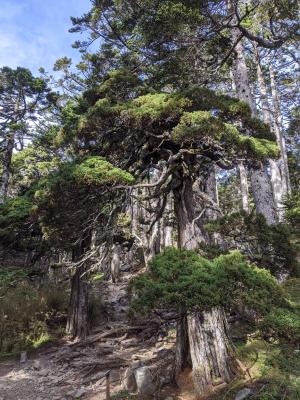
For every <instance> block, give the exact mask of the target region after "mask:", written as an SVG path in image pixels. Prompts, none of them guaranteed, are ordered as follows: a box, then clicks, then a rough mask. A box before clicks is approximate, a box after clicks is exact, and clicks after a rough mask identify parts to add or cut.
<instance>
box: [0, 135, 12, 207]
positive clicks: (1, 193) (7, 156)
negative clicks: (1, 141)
mask: <svg viewBox="0 0 300 400" xmlns="http://www.w3.org/2000/svg"><path fill="white" fill-rule="evenodd" d="M14 145H15V133H14V132H11V133H9V134H8V136H7V141H6V147H5V150H4V156H3V160H2V176H1V189H0V200H1V201H4V200H5V199H6V197H7V193H8V184H9V177H10V172H11V171H10V168H11V159H12V155H13V150H14Z"/></svg>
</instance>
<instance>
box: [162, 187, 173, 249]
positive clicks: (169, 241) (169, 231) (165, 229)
mask: <svg viewBox="0 0 300 400" xmlns="http://www.w3.org/2000/svg"><path fill="white" fill-rule="evenodd" d="M172 220H173V198H172V195H171V193H169V194H168V198H167V204H166V208H165V212H164V217H163V226H162V242H163V244H164V247H171V246H173V223H172Z"/></svg>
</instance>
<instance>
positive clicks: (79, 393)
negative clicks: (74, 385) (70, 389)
mask: <svg viewBox="0 0 300 400" xmlns="http://www.w3.org/2000/svg"><path fill="white" fill-rule="evenodd" d="M84 394H86V390H85V389H83V388H81V389H78V390H76V392H75V393H74V395H73V396H74V398H75V399H80V398H81V397H82V396H83V395H84Z"/></svg>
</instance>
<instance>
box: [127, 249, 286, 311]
mask: <svg viewBox="0 0 300 400" xmlns="http://www.w3.org/2000/svg"><path fill="white" fill-rule="evenodd" d="M133 289H134V292H135V294H136V297H137V298H136V299H135V300H134V301H133V304H132V307H133V309H134V310H136V311H144V312H148V311H149V310H151V309H153V308H164V307H171V308H176V309H178V310H185V311H187V310H195V309H197V310H203V309H210V308H211V307H214V306H223V307H225V308H227V309H229V308H230V307H233V306H236V305H237V304H243V305H244V306H246V307H250V308H251V309H254V310H255V311H256V313H257V314H259V315H266V314H267V313H268V311H269V310H270V309H271V308H272V307H274V305H275V304H277V305H282V306H284V305H286V304H287V303H286V300H285V298H284V294H283V290H282V289H281V287H280V285H279V284H278V283H277V281H276V279H275V278H273V277H272V275H271V274H270V273H269V272H268V271H267V270H265V269H261V268H258V267H256V266H254V265H251V264H248V263H247V261H246V259H245V258H244V257H243V256H242V255H241V254H240V253H239V252H232V253H230V254H228V255H222V256H219V257H217V258H215V259H214V260H213V261H209V260H207V259H205V258H202V257H200V256H199V255H198V254H197V253H196V252H194V251H188V250H176V249H172V248H169V249H167V250H165V252H164V253H162V254H160V255H158V256H157V257H156V258H155V259H154V261H153V262H152V264H151V267H150V272H148V273H144V274H142V275H140V276H138V277H137V278H136V279H135V280H134V281H133Z"/></svg>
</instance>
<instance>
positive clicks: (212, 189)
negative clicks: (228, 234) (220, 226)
mask: <svg viewBox="0 0 300 400" xmlns="http://www.w3.org/2000/svg"><path fill="white" fill-rule="evenodd" d="M203 190H204V192H205V193H206V194H207V195H208V196H209V198H210V199H211V200H212V201H213V203H214V205H215V207H218V205H219V194H218V183H217V175H216V166H215V165H214V164H213V163H212V164H211V165H210V167H209V169H208V173H207V176H206V179H205V181H204V187H203ZM206 207H207V210H206V211H205V223H206V222H210V221H213V220H215V219H217V218H218V217H221V212H218V210H217V209H216V208H215V207H210V205H209V204H208V205H207V206H206ZM207 242H208V243H209V244H211V245H222V243H223V241H222V238H221V235H220V234H218V233H212V234H207Z"/></svg>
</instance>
